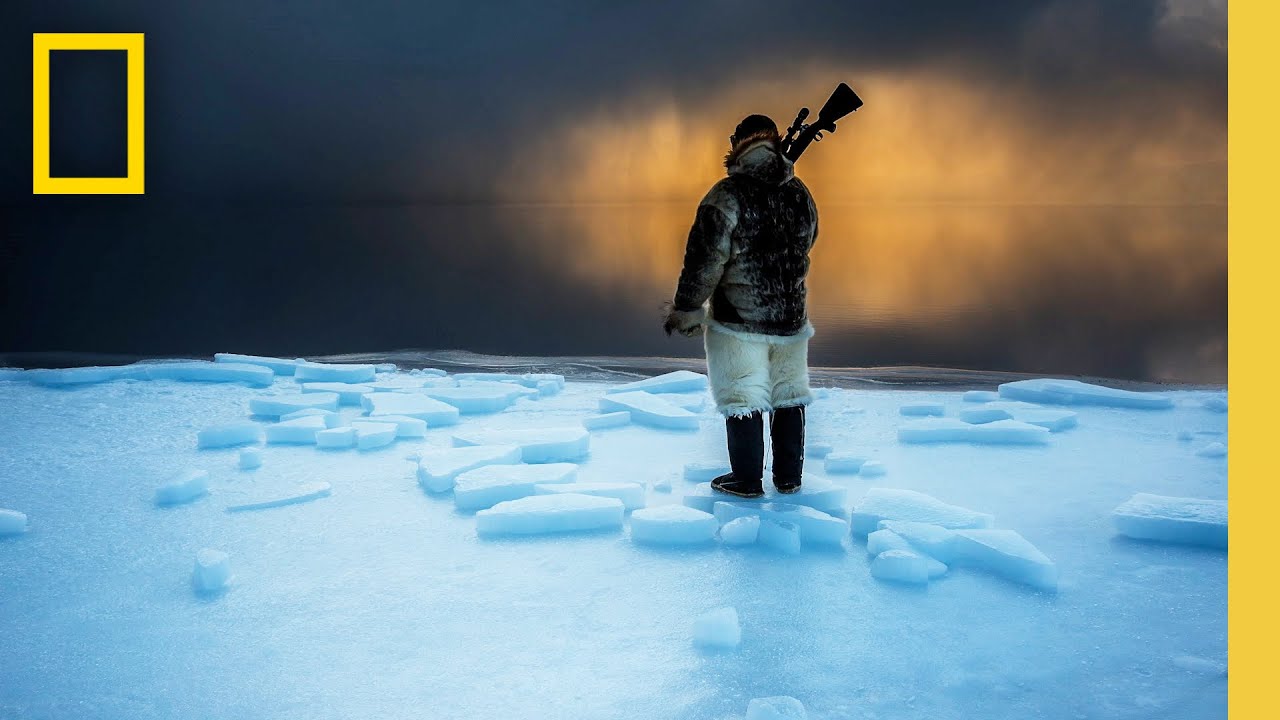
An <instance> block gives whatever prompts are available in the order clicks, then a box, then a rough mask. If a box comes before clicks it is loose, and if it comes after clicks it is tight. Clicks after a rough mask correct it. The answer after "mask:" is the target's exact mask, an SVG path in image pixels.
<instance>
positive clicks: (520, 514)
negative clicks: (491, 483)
mask: <svg viewBox="0 0 1280 720" xmlns="http://www.w3.org/2000/svg"><path fill="white" fill-rule="evenodd" d="M622 514H623V508H622V501H621V500H619V499H617V498H609V497H598V496H595V495H575V494H573V493H567V494H564V495H530V496H529V497H523V498H520V499H518V500H507V501H506V502H500V503H498V504H497V505H494V506H493V507H491V508H487V509H485V510H481V511H480V512H478V513H476V532H478V533H480V534H481V535H544V534H552V533H565V532H579V531H583V530H604V529H610V528H621V527H622Z"/></svg>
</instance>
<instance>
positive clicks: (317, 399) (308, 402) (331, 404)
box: [249, 392, 338, 418]
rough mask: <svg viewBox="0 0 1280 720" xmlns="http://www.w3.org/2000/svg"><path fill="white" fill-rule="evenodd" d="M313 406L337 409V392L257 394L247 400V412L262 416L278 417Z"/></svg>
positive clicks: (319, 408) (320, 408) (323, 408)
mask: <svg viewBox="0 0 1280 720" xmlns="http://www.w3.org/2000/svg"><path fill="white" fill-rule="evenodd" d="M306 408H313V409H318V410H337V409H338V393H332V392H313V393H287V394H281V395H259V396H258V397H255V398H253V399H252V400H250V401H249V412H251V413H253V414H254V415H261V416H263V417H274V418H278V417H280V416H281V415H288V414H289V413H291V412H296V411H298V410H302V409H306Z"/></svg>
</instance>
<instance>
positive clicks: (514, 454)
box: [418, 445, 520, 493]
mask: <svg viewBox="0 0 1280 720" xmlns="http://www.w3.org/2000/svg"><path fill="white" fill-rule="evenodd" d="M518 462H520V447H519V446H517V445H471V446H467V447H453V448H432V449H429V450H425V451H423V453H422V454H421V455H420V456H419V459H418V483H419V484H421V485H422V487H423V488H424V489H426V490H428V491H430V492H436V493H441V492H448V491H449V490H450V489H452V488H453V485H454V481H455V479H456V478H457V477H458V475H460V474H462V473H464V472H466V471H468V470H474V469H475V468H478V467H483V466H485V465H514V464H516V463H518Z"/></svg>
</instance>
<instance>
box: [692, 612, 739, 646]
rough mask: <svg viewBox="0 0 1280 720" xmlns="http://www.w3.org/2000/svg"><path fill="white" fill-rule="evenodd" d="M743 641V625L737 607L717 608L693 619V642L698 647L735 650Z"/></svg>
mask: <svg viewBox="0 0 1280 720" xmlns="http://www.w3.org/2000/svg"><path fill="white" fill-rule="evenodd" d="M741 643H742V626H741V625H739V624H738V611H737V610H736V609H735V608H732V607H721V608H716V609H715V610H710V611H708V612H705V613H703V614H701V615H699V616H698V619H696V620H694V621H693V644H694V645H697V646H698V647H703V648H713V649H717V650H733V649H735V648H737V647H738V645H739V644H741Z"/></svg>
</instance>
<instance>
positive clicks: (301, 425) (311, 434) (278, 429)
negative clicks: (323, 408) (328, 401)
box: [267, 415, 328, 445]
mask: <svg viewBox="0 0 1280 720" xmlns="http://www.w3.org/2000/svg"><path fill="white" fill-rule="evenodd" d="M327 427H328V425H327V424H326V423H325V417H324V416H323V415H307V416H305V417H300V418H294V419H293V420H285V421H284V422H279V423H276V424H274V425H268V426H267V442H268V443H273V444H276V443H288V444H294V445H314V444H315V442H316V433H318V432H320V431H321V430H324V429H326V428H327Z"/></svg>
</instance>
